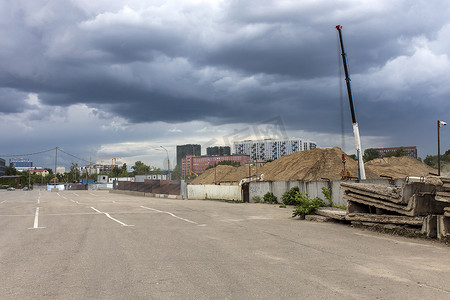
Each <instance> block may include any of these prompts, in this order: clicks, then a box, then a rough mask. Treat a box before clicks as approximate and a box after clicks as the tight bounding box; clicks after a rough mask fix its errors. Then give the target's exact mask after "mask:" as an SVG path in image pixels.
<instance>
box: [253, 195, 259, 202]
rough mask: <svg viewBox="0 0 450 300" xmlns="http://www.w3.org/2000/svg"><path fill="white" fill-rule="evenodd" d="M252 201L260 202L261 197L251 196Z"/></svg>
mask: <svg viewBox="0 0 450 300" xmlns="http://www.w3.org/2000/svg"><path fill="white" fill-rule="evenodd" d="M252 201H253V202H254V203H260V202H261V197H260V196H253V197H252Z"/></svg>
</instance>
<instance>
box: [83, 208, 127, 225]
mask: <svg viewBox="0 0 450 300" xmlns="http://www.w3.org/2000/svg"><path fill="white" fill-rule="evenodd" d="M91 208H92V209H93V210H95V211H96V212H98V213H100V214H104V215H105V216H107V217H108V218H110V219H111V220H113V221H116V222H117V223H119V224H120V225H122V226H128V227H129V226H134V225H127V224H125V223H123V222H121V221H119V220H117V219H114V218H113V217H111V216H110V215H109V214H108V213H106V212H101V211H99V210H98V209H96V208H95V207H92V206H91Z"/></svg>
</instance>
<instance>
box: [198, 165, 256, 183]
mask: <svg viewBox="0 0 450 300" xmlns="http://www.w3.org/2000/svg"><path fill="white" fill-rule="evenodd" d="M255 172H256V169H255V166H252V167H250V169H249V166H241V167H233V166H228V165H218V166H217V167H215V168H212V169H208V170H206V171H205V172H204V173H203V174H201V175H200V176H198V177H197V178H195V179H194V180H193V181H192V182H191V183H192V184H214V183H224V182H239V181H241V179H242V178H245V177H248V176H249V174H251V175H254V174H255Z"/></svg>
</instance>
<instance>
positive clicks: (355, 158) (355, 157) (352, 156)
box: [347, 154, 358, 160]
mask: <svg viewBox="0 0 450 300" xmlns="http://www.w3.org/2000/svg"><path fill="white" fill-rule="evenodd" d="M347 157H350V158H353V159H354V160H358V157H357V156H356V154H350V155H347Z"/></svg>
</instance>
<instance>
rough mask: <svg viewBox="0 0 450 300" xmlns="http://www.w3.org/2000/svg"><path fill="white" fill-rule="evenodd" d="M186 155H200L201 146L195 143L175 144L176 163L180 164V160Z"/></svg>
mask: <svg viewBox="0 0 450 300" xmlns="http://www.w3.org/2000/svg"><path fill="white" fill-rule="evenodd" d="M187 155H193V156H200V155H202V146H200V145H196V144H187V145H178V146H177V165H178V166H181V160H182V159H183V158H186V156H187Z"/></svg>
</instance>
